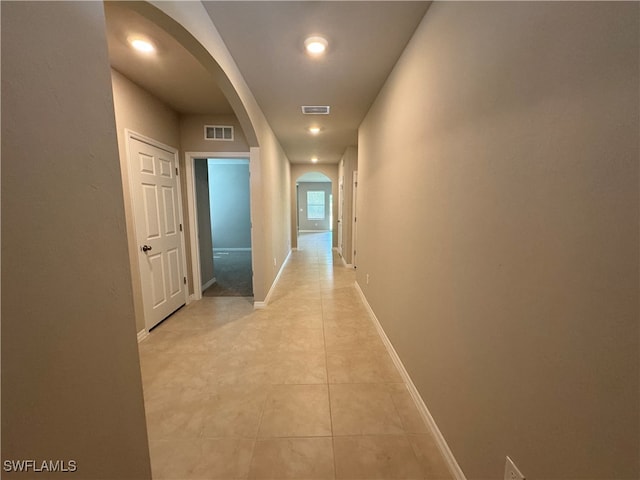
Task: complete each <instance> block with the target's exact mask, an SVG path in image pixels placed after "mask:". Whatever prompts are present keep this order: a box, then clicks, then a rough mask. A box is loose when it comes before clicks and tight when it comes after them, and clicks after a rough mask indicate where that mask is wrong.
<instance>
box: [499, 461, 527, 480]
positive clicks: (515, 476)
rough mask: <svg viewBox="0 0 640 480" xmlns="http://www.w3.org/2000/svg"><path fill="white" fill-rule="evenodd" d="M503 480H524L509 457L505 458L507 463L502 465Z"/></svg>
mask: <svg viewBox="0 0 640 480" xmlns="http://www.w3.org/2000/svg"><path fill="white" fill-rule="evenodd" d="M504 480H526V479H525V477H524V475H523V474H522V472H521V471H520V470H518V467H516V465H515V464H514V463H513V460H511V459H510V458H509V457H507V461H506V462H505V465H504Z"/></svg>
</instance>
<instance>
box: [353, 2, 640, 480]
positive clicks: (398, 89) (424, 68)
mask: <svg viewBox="0 0 640 480" xmlns="http://www.w3.org/2000/svg"><path fill="white" fill-rule="evenodd" d="M638 19H639V5H638V4H637V3H625V4H621V3H608V2H603V3H591V2H584V3H553V2H551V3H535V2H533V3H517V2H514V3H511V2H510V3H500V2H497V3H450V2H442V3H434V4H433V5H432V6H431V8H430V10H429V11H428V12H427V14H426V16H425V18H424V20H423V21H422V23H421V25H420V26H419V27H418V29H417V31H416V33H415V35H414V37H413V39H412V40H411V42H410V43H409V45H408V47H407V49H406V50H405V52H404V54H403V56H402V58H401V59H400V60H399V62H398V63H397V65H396V67H395V69H394V71H393V73H392V74H391V76H390V77H389V79H388V81H387V82H386V84H385V86H384V88H383V90H382V91H381V93H380V95H379V96H378V98H377V100H376V102H375V104H374V105H373V107H372V108H371V110H370V112H369V113H368V115H367V117H366V119H365V120H364V122H363V124H362V126H361V129H360V132H359V165H358V174H359V178H358V180H359V186H358V188H359V197H358V239H359V240H358V270H357V277H358V283H359V284H360V285H361V286H362V288H363V290H364V292H365V294H366V296H367V298H368V300H369V302H370V303H371V305H372V307H373V309H374V310H375V312H376V314H377V316H378V317H379V319H380V321H381V323H382V325H383V327H384V329H385V331H386V332H387V334H388V336H389V338H390V339H391V341H392V343H393V345H394V347H395V348H396V350H397V351H398V353H399V355H400V357H401V359H402V360H403V362H404V364H405V366H406V368H407V370H408V372H409V374H410V375H411V377H412V378H413V381H414V382H415V384H416V385H417V387H418V389H419V391H420V393H421V395H422V397H423V398H424V400H425V402H426V404H427V406H428V408H429V409H430V411H431V413H432V414H433V417H434V418H435V421H436V423H437V424H438V425H439V427H440V429H441V431H442V433H443V435H444V437H445V438H446V440H447V441H448V443H449V446H450V447H451V449H452V451H453V453H454V454H455V456H456V458H457V460H458V462H459V463H460V465H461V467H462V469H463V471H464V472H465V473H466V476H467V478H470V479H490V478H491V479H498V478H502V474H503V468H504V458H505V455H509V456H511V457H512V458H513V459H514V460H515V462H516V464H517V465H518V466H519V467H520V469H521V470H522V472H523V473H524V474H525V475H526V476H527V478H547V479H549V478H554V479H560V478H592V479H596V478H598V479H613V478H616V479H623V478H626V479H631V478H634V479H637V478H640V469H639V458H638V455H639V451H640V445H639V441H638V435H639V428H638V427H639V422H638V420H639V412H638V409H639V407H640V401H639V398H638V394H639V385H638V380H639V371H638V368H639V361H638V352H639V346H638V339H639V338H638V337H639V335H638V313H639V312H638V291H639V285H638V266H639V262H638V244H639V239H638V155H639V152H638V132H639V125H638V118H639V115H638V108H639V107H638V104H639V102H638V85H639V84H640V83H639V78H638V61H639V52H638ZM367 274H368V275H369V276H370V282H369V285H366V282H365V281H364V279H365V275H367Z"/></svg>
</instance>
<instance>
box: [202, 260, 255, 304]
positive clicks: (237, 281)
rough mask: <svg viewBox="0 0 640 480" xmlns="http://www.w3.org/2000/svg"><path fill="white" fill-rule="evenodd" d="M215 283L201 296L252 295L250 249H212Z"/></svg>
mask: <svg viewBox="0 0 640 480" xmlns="http://www.w3.org/2000/svg"><path fill="white" fill-rule="evenodd" d="M213 267H214V275H215V277H216V283H214V284H213V285H211V286H210V287H209V288H207V289H206V290H205V291H204V292H202V296H203V297H252V296H253V281H252V271H251V251H250V250H244V251H242V250H232V251H222V250H214V253H213Z"/></svg>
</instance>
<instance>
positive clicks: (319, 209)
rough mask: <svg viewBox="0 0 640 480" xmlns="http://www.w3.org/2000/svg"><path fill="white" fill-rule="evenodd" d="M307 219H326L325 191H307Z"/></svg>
mask: <svg viewBox="0 0 640 480" xmlns="http://www.w3.org/2000/svg"><path fill="white" fill-rule="evenodd" d="M307 220H324V192H322V191H319V192H318V191H309V192H307Z"/></svg>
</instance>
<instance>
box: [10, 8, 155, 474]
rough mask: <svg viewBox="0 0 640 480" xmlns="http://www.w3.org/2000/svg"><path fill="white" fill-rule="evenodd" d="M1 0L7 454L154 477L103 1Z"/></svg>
mask: <svg viewBox="0 0 640 480" xmlns="http://www.w3.org/2000/svg"><path fill="white" fill-rule="evenodd" d="M1 7H2V55H1V58H2V186H1V189H2V460H20V459H35V460H40V461H41V460H46V459H51V460H58V459H60V460H66V461H69V460H75V461H76V462H77V468H78V470H77V471H76V472H75V473H69V474H56V475H55V476H56V478H58V477H59V478H63V477H64V478H66V477H69V478H83V479H98V478H100V479H104V478H120V479H127V478H129V479H134V478H135V479H144V478H151V472H150V465H149V452H148V445H147V432H146V426H145V417H144V405H143V396H142V384H141V378H140V366H139V362H138V350H137V345H136V329H135V319H134V307H133V295H132V291H131V275H130V271H129V261H128V252H127V241H126V233H125V214H124V204H123V192H122V186H121V177H120V165H119V162H118V146H117V140H116V127H115V124H114V111H113V99H112V94H111V80H110V75H109V61H108V58H107V42H106V35H105V24H104V13H103V8H102V4H101V3H95V2H51V3H49V2H38V3H33V2H2V6H1ZM25 25H28V26H29V28H25ZM2 477H3V478H6V479H9V478H27V477H28V478H35V477H42V478H51V476H50V475H47V474H45V473H40V474H36V475H35V476H34V474H33V472H32V473H31V474H16V475H13V474H9V473H6V472H3V474H2Z"/></svg>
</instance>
